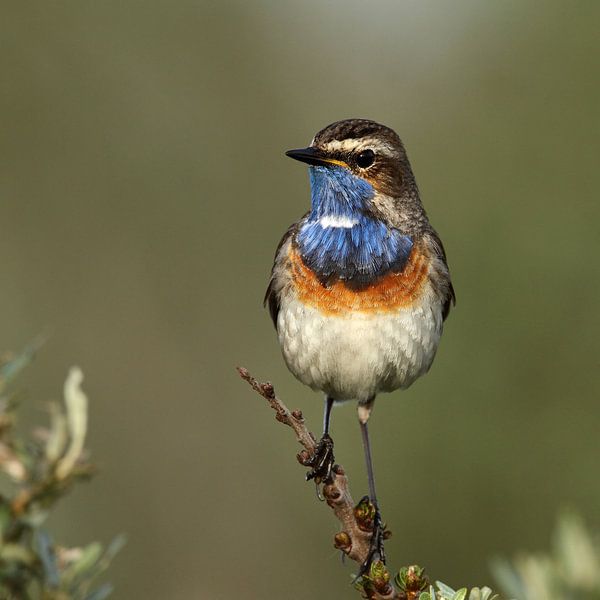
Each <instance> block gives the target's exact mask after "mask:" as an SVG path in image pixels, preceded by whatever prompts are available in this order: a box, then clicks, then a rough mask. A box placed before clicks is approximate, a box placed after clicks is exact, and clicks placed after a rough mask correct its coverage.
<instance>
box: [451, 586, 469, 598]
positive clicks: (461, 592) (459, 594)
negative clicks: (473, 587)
mask: <svg viewBox="0 0 600 600" xmlns="http://www.w3.org/2000/svg"><path fill="white" fill-rule="evenodd" d="M466 597H467V588H461V589H460V590H458V591H457V592H456V593H455V594H454V596H452V600H465V598H466Z"/></svg>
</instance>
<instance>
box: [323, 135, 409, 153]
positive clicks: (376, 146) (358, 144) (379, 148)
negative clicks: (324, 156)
mask: <svg viewBox="0 0 600 600" xmlns="http://www.w3.org/2000/svg"><path fill="white" fill-rule="evenodd" d="M323 148H324V149H325V150H326V151H327V152H360V151H361V150H366V149H367V148H370V149H371V150H373V151H375V152H376V153H379V154H385V155H387V156H391V157H396V156H397V151H396V150H395V149H394V147H393V146H392V145H391V144H388V143H387V142H384V141H382V140H379V139H376V138H373V137H366V138H358V139H355V138H352V139H345V140H332V141H331V142H327V143H326V144H324V146H323Z"/></svg>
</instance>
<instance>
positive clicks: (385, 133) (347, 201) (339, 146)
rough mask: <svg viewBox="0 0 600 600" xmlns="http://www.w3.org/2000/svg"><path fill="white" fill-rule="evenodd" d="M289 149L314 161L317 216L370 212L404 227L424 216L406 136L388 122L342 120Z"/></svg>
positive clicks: (291, 154)
mask: <svg viewBox="0 0 600 600" xmlns="http://www.w3.org/2000/svg"><path fill="white" fill-rule="evenodd" d="M286 154H287V156H289V157H290V158H294V159H296V160H299V161H302V162H305V163H308V164H309V165H310V177H311V188H312V208H313V211H312V212H313V213H315V214H314V217H323V216H325V217H327V216H328V215H330V214H333V215H343V216H348V217H349V216H351V215H350V213H356V212H360V213H363V214H364V213H370V214H372V216H374V217H376V218H379V219H381V220H383V221H385V222H387V223H389V224H390V225H392V226H394V227H398V228H400V229H403V230H410V229H411V228H412V227H411V221H412V226H415V225H418V223H419V222H420V221H421V220H422V219H423V218H424V212H423V208H422V205H421V202H420V200H419V193H418V189H417V186H416V183H415V179H414V176H413V173H412V169H411V167H410V163H409V161H408V157H407V156H406V151H405V150H404V146H403V144H402V141H401V140H400V137H399V136H398V134H397V133H396V132H395V131H394V130H392V129H390V128H389V127H386V126H385V125H380V124H379V123H376V122H375V121H369V120H367V119H346V120H344V121H337V122H335V123H332V124H331V125H328V126H327V127H325V128H324V129H322V130H321V131H319V132H318V133H317V134H316V135H315V137H314V138H313V140H312V142H311V144H310V145H309V146H308V147H307V148H300V149H296V150H289V151H288V152H286Z"/></svg>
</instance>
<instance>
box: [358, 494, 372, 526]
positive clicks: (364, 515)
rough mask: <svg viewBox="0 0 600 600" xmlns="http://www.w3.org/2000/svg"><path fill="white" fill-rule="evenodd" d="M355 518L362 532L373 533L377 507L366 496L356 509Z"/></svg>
mask: <svg viewBox="0 0 600 600" xmlns="http://www.w3.org/2000/svg"><path fill="white" fill-rule="evenodd" d="M354 518H355V519H356V524H357V525H358V527H359V528H360V529H361V530H362V531H373V520H374V519H375V506H374V505H373V503H372V502H371V501H370V500H369V497H368V496H364V497H363V498H362V499H361V501H360V502H359V503H358V504H357V505H356V506H355V507H354Z"/></svg>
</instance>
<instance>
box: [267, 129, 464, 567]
mask: <svg viewBox="0 0 600 600" xmlns="http://www.w3.org/2000/svg"><path fill="white" fill-rule="evenodd" d="M286 155H287V156H288V157H290V158H293V159H295V160H298V161H301V162H303V163H306V164H308V171H309V180H310V191H311V204H310V210H309V211H308V212H307V213H306V214H304V216H303V217H302V218H301V219H300V220H298V221H297V222H295V223H293V224H292V225H291V226H290V227H289V228H288V230H287V231H286V232H285V234H284V235H283V238H282V239H281V241H280V243H279V245H278V247H277V250H276V253H275V259H274V263H273V267H272V270H271V276H270V280H269V283H268V287H267V291H266V294H265V299H264V303H265V305H266V306H267V307H268V309H269V312H270V316H271V318H272V320H273V323H274V325H275V328H276V331H277V336H278V340H279V344H280V346H281V351H282V354H283V359H284V361H285V364H286V365H287V367H288V369H289V370H290V371H291V372H292V374H293V375H294V376H295V377H296V378H297V379H298V380H299V381H300V382H302V383H303V384H305V385H307V386H309V387H310V388H312V389H313V390H317V391H320V392H322V393H323V394H324V395H325V402H324V416H323V435H322V437H321V438H320V440H319V442H318V444H317V447H316V451H315V455H314V456H313V457H312V459H311V460H310V462H309V463H308V465H307V466H309V467H312V469H311V471H310V472H309V473H307V475H306V478H307V479H315V480H316V481H317V482H321V481H328V480H331V478H332V476H333V471H332V469H333V466H334V455H333V440H332V438H331V435H330V423H331V411H332V408H333V406H334V405H338V404H341V403H344V402H348V401H355V402H356V403H357V407H358V421H359V424H360V429H361V434H362V435H361V437H362V443H363V449H364V454H365V461H366V467H367V476H368V485H369V500H370V502H371V503H372V504H373V506H374V508H375V520H374V529H373V533H372V537H371V544H370V549H369V554H368V557H367V559H366V560H365V562H364V563H363V564H362V565H361V570H360V573H359V575H362V574H364V573H366V572H367V571H368V569H369V567H370V565H371V563H372V562H373V561H374V560H376V559H377V560H381V561H383V562H384V563H385V552H384V548H383V539H384V537H385V535H384V530H385V526H384V525H383V521H382V519H381V513H380V510H379V505H378V501H377V494H376V489H375V477H374V471H373V461H372V453H371V444H370V438H369V432H368V421H369V418H370V416H371V411H372V409H373V405H374V402H375V398H376V397H377V396H378V395H379V394H380V393H383V392H393V391H395V390H398V389H406V388H408V387H409V386H410V385H411V384H412V383H413V382H414V381H415V380H416V379H418V378H419V377H421V376H422V375H424V374H425V373H426V372H427V371H428V370H429V368H430V367H431V364H432V362H433V360H434V357H435V354H436V351H437V348H438V345H439V343H440V338H441V335H442V330H443V326H444V321H445V320H446V317H447V316H448V313H449V311H450V307H451V305H453V304H454V303H455V302H456V296H455V292H454V288H453V285H452V281H451V277H450V271H449V268H448V261H447V259H446V253H445V250H444V246H443V244H442V241H441V239H440V237H439V235H438V234H437V233H436V231H435V229H434V228H433V227H432V225H431V224H430V222H429V219H428V217H427V214H426V212H425V209H424V208H423V205H422V203H421V199H420V194H419V189H418V187H417V183H416V180H415V176H414V174H413V171H412V168H411V165H410V162H409V160H408V156H407V154H406V150H405V148H404V145H403V143H402V140H401V139H400V137H399V136H398V134H397V133H396V132H395V131H394V130H393V129H391V128H389V127H386V126H385V125H381V124H379V123H377V122H375V121H371V120H369V119H344V120H341V121H336V122H335V123H332V124H330V125H328V126H327V127H325V128H324V129H321V130H320V131H319V132H318V133H317V134H316V135H315V136H314V138H313V139H312V141H311V143H310V144H309V146H308V147H306V148H299V149H295V150H289V151H287V152H286Z"/></svg>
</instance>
